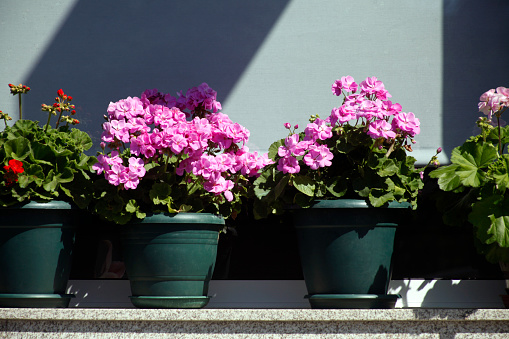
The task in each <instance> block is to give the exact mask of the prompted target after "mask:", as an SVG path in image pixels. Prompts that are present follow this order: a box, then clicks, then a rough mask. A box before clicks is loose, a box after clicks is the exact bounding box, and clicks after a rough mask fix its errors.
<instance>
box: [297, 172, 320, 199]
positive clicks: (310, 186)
mask: <svg viewBox="0 0 509 339" xmlns="http://www.w3.org/2000/svg"><path fill="white" fill-rule="evenodd" d="M293 186H295V188H296V189H298V190H299V191H300V192H302V193H304V194H305V195H307V196H310V197H312V196H313V195H314V193H315V182H314V180H313V179H311V178H310V177H307V176H304V175H297V176H295V177H294V178H293Z"/></svg>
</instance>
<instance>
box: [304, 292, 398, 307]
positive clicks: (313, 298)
mask: <svg viewBox="0 0 509 339" xmlns="http://www.w3.org/2000/svg"><path fill="white" fill-rule="evenodd" d="M304 298H306V299H308V300H309V303H310V305H311V308H315V309H326V308H364V309H377V308H378V309H380V308H394V307H395V306H396V302H397V301H398V298H401V296H400V295H398V294H313V295H306V296H305V297H304Z"/></svg>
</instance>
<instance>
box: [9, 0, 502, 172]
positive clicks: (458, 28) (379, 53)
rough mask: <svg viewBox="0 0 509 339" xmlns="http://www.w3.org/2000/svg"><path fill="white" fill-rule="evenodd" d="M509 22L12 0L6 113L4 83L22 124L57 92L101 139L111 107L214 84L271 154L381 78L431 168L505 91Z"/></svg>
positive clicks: (432, 11) (377, 9)
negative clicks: (290, 131) (488, 100)
mask: <svg viewBox="0 0 509 339" xmlns="http://www.w3.org/2000/svg"><path fill="white" fill-rule="evenodd" d="M507 18H509V2H507V1H502V0H499V1H496V0H443V1H441V0H430V1H417V0H411V1H409V0H392V1H380V0H363V1H355V2H354V1H341V0H336V1H332V0H328V1H325V0H316V1H306V0H285V1H273V0H261V1H234V0H227V1H204V0H202V1H198V0H197V1H165V0H148V1H134V0H129V1H102V0H101V1H99V0H73V1H55V0H39V1H36V2H34V1H30V0H16V1H15V0H4V1H1V2H0V109H1V110H3V111H5V112H10V113H13V112H16V105H15V100H14V99H13V98H12V97H11V96H10V95H9V93H8V87H7V83H19V82H23V83H26V84H27V85H29V86H30V87H32V89H33V90H32V92H30V94H29V95H28V96H25V101H24V107H25V112H26V114H25V117H26V118H29V119H35V120H39V121H45V120H46V116H44V114H42V112H40V110H39V106H40V104H41V103H43V102H44V103H51V101H52V98H53V97H54V96H55V94H56V91H57V90H58V89H59V88H63V89H64V91H65V92H66V93H68V94H70V95H72V96H73V97H74V98H75V104H76V105H77V107H78V114H79V115H78V116H77V118H78V119H80V120H81V121H82V125H81V128H82V129H83V130H85V131H87V132H89V133H90V134H91V135H92V136H93V138H94V141H95V142H96V143H97V144H98V143H99V137H100V133H101V123H102V121H103V120H102V116H103V114H104V113H105V112H106V108H107V106H108V103H109V102H110V101H117V100H119V99H122V98H125V97H127V96H138V95H140V94H141V92H142V91H143V90H145V89H147V88H158V89H159V90H161V91H164V92H169V93H173V94H174V93H175V92H177V91H179V90H181V89H182V90H184V91H185V90H187V89H188V88H189V87H192V86H195V85H198V84H200V83H202V82H207V83H208V84H209V85H210V86H211V87H213V88H214V89H216V90H217V91H218V95H219V100H220V101H221V102H222V103H223V112H224V113H227V114H228V115H230V117H231V118H232V119H233V120H235V121H238V122H239V123H241V124H243V125H244V126H246V127H247V128H248V129H250V131H251V142H250V144H249V146H250V147H251V149H252V150H258V151H261V152H263V151H266V150H267V148H268V146H269V145H270V143H271V142H272V141H274V140H276V139H278V138H282V137H284V136H285V133H286V132H285V129H284V128H283V126H282V124H283V123H284V122H287V121H288V122H291V123H293V124H295V123H298V124H299V125H300V126H301V130H302V128H303V127H305V125H306V123H307V119H308V117H309V115H310V114H317V113H318V114H320V115H321V116H324V117H325V116H327V115H328V114H329V113H330V110H331V109H332V108H333V107H334V106H338V105H339V104H340V103H339V102H338V101H337V98H336V97H334V96H333V95H332V93H331V91H330V86H331V84H332V82H333V81H334V80H335V79H337V78H339V77H341V76H342V75H352V76H353V77H354V78H355V79H356V80H358V81H361V80H363V79H364V78H365V77H367V76H377V77H378V78H379V79H381V80H382V81H383V82H384V83H385V84H386V87H387V88H388V90H389V91H390V93H391V94H392V95H393V98H392V99H393V101H396V102H399V103H401V104H402V106H403V109H404V111H407V112H408V111H411V112H414V113H415V114H416V115H417V116H418V117H419V119H420V120H421V135H420V136H419V137H418V138H417V141H418V143H417V145H416V146H415V152H414V154H415V156H416V157H417V158H418V160H419V162H421V163H424V162H426V161H427V159H429V157H430V156H431V155H433V153H434V150H435V149H436V148H437V147H438V146H442V147H443V148H444V149H445V151H446V152H444V153H446V155H448V154H450V151H451V150H452V148H453V147H454V146H456V145H458V144H460V143H461V142H463V140H464V139H465V138H467V137H468V136H469V135H470V134H471V132H472V130H473V126H474V121H475V119H476V118H477V116H478V115H477V109H476V107H477V101H478V97H479V96H480V95H481V94H482V93H483V92H484V91H486V90H488V89H490V88H495V87H497V86H503V85H507V86H509V84H508V83H507V79H508V78H509V77H508V73H509V72H508V70H509V64H508V63H507V62H505V61H506V60H507V55H508V54H507V52H508V48H509V44H507V43H506V41H505V40H504V39H505V37H506V36H507V33H508V29H507V23H506V21H507ZM2 84H5V87H4V85H2ZM2 88H3V89H2ZM29 108H30V110H29ZM96 149H97V148H95V150H96ZM442 161H446V156H444V157H443V158H442Z"/></svg>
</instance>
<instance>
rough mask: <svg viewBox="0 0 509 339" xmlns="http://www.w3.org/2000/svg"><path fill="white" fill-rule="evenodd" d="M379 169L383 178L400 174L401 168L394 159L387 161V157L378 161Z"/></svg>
mask: <svg viewBox="0 0 509 339" xmlns="http://www.w3.org/2000/svg"><path fill="white" fill-rule="evenodd" d="M378 169H379V172H378V173H379V174H380V176H381V177H388V176H391V175H394V174H396V173H398V171H399V168H398V166H396V163H395V162H394V160H393V159H387V158H385V157H383V158H381V159H379V160H378Z"/></svg>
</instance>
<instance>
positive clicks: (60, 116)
mask: <svg viewBox="0 0 509 339" xmlns="http://www.w3.org/2000/svg"><path fill="white" fill-rule="evenodd" d="M62 113H64V111H63V110H61V111H60V115H59V116H58V120H57V124H56V126H55V128H58V125H60V119H61V118H62Z"/></svg>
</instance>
